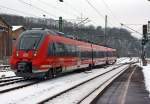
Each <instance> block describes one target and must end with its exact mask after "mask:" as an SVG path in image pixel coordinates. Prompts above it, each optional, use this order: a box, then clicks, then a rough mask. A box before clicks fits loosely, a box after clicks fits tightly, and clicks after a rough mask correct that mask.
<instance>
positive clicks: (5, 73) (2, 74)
mask: <svg viewBox="0 0 150 104" xmlns="http://www.w3.org/2000/svg"><path fill="white" fill-rule="evenodd" d="M11 76H16V75H15V73H14V72H13V71H10V70H9V71H2V72H1V71H0V78H4V77H11Z"/></svg>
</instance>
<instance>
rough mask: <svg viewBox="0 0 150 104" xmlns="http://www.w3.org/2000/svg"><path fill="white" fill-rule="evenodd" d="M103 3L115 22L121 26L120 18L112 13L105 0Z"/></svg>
mask: <svg viewBox="0 0 150 104" xmlns="http://www.w3.org/2000/svg"><path fill="white" fill-rule="evenodd" d="M101 1H102V2H103V4H104V5H105V7H106V9H107V10H108V11H109V12H110V13H111V15H112V17H113V18H114V20H115V22H116V23H118V24H119V25H120V22H119V21H118V20H119V19H118V17H117V16H116V15H115V14H114V13H113V12H112V10H111V9H110V7H109V5H108V4H107V3H106V2H105V1H104V0H101Z"/></svg>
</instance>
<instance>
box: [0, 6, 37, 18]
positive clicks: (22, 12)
mask: <svg viewBox="0 0 150 104" xmlns="http://www.w3.org/2000/svg"><path fill="white" fill-rule="evenodd" d="M0 7H2V8H5V9H8V10H11V11H15V12H17V13H21V14H27V15H31V16H34V17H37V18H39V16H37V15H35V14H31V13H28V12H24V11H20V10H16V9H13V8H9V7H6V6H3V5H0Z"/></svg>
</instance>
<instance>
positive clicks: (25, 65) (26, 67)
mask: <svg viewBox="0 0 150 104" xmlns="http://www.w3.org/2000/svg"><path fill="white" fill-rule="evenodd" d="M18 72H29V73H32V63H30V62H20V63H18Z"/></svg>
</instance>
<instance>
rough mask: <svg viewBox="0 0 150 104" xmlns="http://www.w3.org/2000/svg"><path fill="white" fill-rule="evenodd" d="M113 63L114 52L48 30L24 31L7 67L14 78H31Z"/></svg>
mask: <svg viewBox="0 0 150 104" xmlns="http://www.w3.org/2000/svg"><path fill="white" fill-rule="evenodd" d="M115 61H116V50H115V49H112V48H108V47H103V46H99V45H95V44H91V43H86V42H82V41H77V40H74V39H70V38H66V37H63V36H60V35H58V34H57V33H55V32H53V31H51V30H27V31H25V32H23V33H22V34H21V35H20V37H19V38H18V39H17V42H16V45H15V46H14V49H13V54H12V56H11V59H10V64H11V68H12V70H14V71H15V73H16V75H17V76H21V77H26V78H32V77H39V76H40V77H41V76H42V77H53V76H54V75H56V74H58V73H62V72H66V71H71V70H75V69H80V68H83V67H91V66H93V65H100V64H106V63H107V64H108V63H114V62H115Z"/></svg>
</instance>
